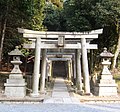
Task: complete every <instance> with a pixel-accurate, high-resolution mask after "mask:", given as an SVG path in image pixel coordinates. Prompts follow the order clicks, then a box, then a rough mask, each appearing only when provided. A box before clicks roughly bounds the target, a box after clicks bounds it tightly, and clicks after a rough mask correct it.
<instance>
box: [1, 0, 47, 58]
mask: <svg viewBox="0 0 120 112" xmlns="http://www.w3.org/2000/svg"><path fill="white" fill-rule="evenodd" d="M44 4H45V0H1V1H0V43H1V37H2V35H3V34H2V30H3V26H4V21H5V20H6V29H5V39H4V47H3V56H4V58H6V57H7V53H8V52H10V51H11V50H13V49H14V48H15V46H16V45H17V46H18V45H21V44H22V43H23V42H24V39H23V38H22V35H20V34H19V33H18V31H17V28H18V27H21V28H28V29H35V30H42V29H43V25H42V23H43V19H44V14H43V11H44Z"/></svg>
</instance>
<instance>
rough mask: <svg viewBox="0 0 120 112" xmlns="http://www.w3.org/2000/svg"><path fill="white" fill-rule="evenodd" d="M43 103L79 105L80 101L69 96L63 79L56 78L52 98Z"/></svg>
mask: <svg viewBox="0 0 120 112" xmlns="http://www.w3.org/2000/svg"><path fill="white" fill-rule="evenodd" d="M43 103H62V104H79V103H80V101H79V100H78V99H77V98H75V97H71V96H70V95H69V92H68V89H67V86H66V84H65V82H64V79H63V78H56V79H55V83H54V87H53V92H52V97H51V98H48V99H45V100H44V102H43Z"/></svg>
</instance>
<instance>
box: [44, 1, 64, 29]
mask: <svg viewBox="0 0 120 112" xmlns="http://www.w3.org/2000/svg"><path fill="white" fill-rule="evenodd" d="M44 14H45V19H44V23H43V24H44V26H45V27H46V28H47V30H49V31H59V30H62V31H63V30H64V29H62V25H63V23H64V21H63V14H62V9H61V8H58V7H56V6H54V5H52V4H51V3H49V4H46V7H45V11H44Z"/></svg>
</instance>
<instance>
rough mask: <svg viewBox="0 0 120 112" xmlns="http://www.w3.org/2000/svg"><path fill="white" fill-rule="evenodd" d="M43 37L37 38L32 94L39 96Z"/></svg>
mask: <svg viewBox="0 0 120 112" xmlns="http://www.w3.org/2000/svg"><path fill="white" fill-rule="evenodd" d="M40 44H41V39H40V38H37V39H36V43H35V61H34V71H33V85H32V93H31V96H33V97H37V96H38V95H39V93H38V88H39V77H40V73H39V72H40V54H41V49H40Z"/></svg>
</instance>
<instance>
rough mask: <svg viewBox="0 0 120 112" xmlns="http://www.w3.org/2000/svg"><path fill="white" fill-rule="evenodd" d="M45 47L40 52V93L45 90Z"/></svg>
mask: <svg viewBox="0 0 120 112" xmlns="http://www.w3.org/2000/svg"><path fill="white" fill-rule="evenodd" d="M46 58H47V57H46V49H43V52H42V68H41V80H40V93H44V92H45V76H46V64H47V62H46Z"/></svg>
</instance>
